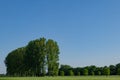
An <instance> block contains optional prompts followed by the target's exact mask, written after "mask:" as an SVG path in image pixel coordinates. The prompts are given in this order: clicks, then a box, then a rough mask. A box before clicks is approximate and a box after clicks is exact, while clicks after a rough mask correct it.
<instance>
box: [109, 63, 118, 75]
mask: <svg viewBox="0 0 120 80" xmlns="http://www.w3.org/2000/svg"><path fill="white" fill-rule="evenodd" d="M109 68H110V75H116V67H115V66H114V65H110V66H109Z"/></svg>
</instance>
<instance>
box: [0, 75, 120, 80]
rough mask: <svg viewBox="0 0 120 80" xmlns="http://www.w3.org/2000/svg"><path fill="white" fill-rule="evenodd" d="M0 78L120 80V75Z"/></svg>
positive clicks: (6, 79)
mask: <svg viewBox="0 0 120 80" xmlns="http://www.w3.org/2000/svg"><path fill="white" fill-rule="evenodd" d="M0 80H120V76H80V77H78V76H73V77H0Z"/></svg>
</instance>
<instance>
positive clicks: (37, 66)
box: [24, 38, 46, 76]
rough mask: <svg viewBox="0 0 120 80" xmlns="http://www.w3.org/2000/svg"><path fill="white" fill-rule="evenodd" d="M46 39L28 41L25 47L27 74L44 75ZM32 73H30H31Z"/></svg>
mask: <svg viewBox="0 0 120 80" xmlns="http://www.w3.org/2000/svg"><path fill="white" fill-rule="evenodd" d="M45 52H46V39H45V38H40V39H36V40H33V41H30V42H29V43H28V45H27V47H26V54H25V60H24V62H25V65H26V71H27V72H28V75H36V76H39V75H40V76H43V75H45V64H46V62H45V56H46V53H45ZM31 73H32V74H31Z"/></svg>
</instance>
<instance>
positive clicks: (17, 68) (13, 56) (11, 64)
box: [5, 47, 25, 76]
mask: <svg viewBox="0 0 120 80" xmlns="http://www.w3.org/2000/svg"><path fill="white" fill-rule="evenodd" d="M24 54H25V48H24V47H23V48H18V49H15V50H14V51H12V52H10V53H9V54H8V56H7V57H6V59H5V64H6V66H7V75H13V76H18V75H19V76H22V74H23V72H24V70H23V69H24V64H23V60H24Z"/></svg>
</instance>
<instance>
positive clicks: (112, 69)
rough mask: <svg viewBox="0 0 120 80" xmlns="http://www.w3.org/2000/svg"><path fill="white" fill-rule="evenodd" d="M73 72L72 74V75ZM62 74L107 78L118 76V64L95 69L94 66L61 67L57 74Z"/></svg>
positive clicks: (119, 69) (119, 73)
mask: <svg viewBox="0 0 120 80" xmlns="http://www.w3.org/2000/svg"><path fill="white" fill-rule="evenodd" d="M72 71H73V73H72ZM62 72H64V73H65V74H64V75H65V76H71V74H74V76H80V75H84V76H87V75H92V76H94V75H97V76H99V75H105V76H109V75H120V64H117V65H110V66H109V67H108V66H104V67H97V66H95V65H91V66H85V67H77V68H73V67H71V66H69V65H61V67H60V68H59V73H60V75H61V74H62Z"/></svg>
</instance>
